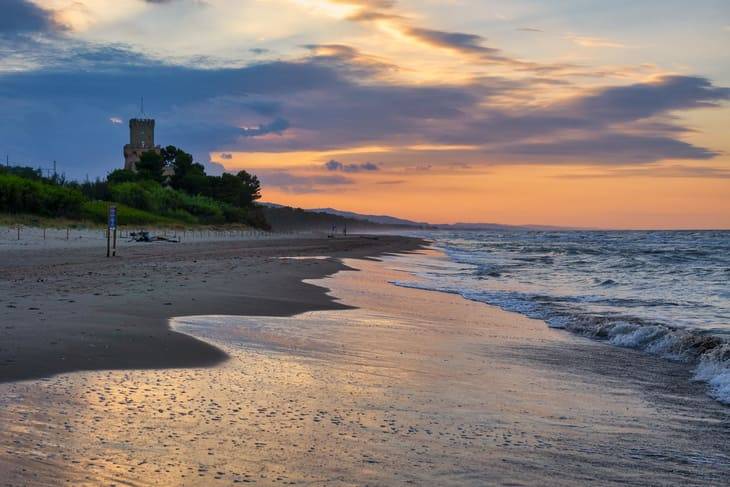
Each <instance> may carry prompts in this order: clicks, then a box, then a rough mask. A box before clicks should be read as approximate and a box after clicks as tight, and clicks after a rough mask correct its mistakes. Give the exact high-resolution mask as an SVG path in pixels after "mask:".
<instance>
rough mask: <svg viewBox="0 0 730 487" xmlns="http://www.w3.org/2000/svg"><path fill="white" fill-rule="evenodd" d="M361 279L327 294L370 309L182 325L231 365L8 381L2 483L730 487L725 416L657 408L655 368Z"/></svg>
mask: <svg viewBox="0 0 730 487" xmlns="http://www.w3.org/2000/svg"><path fill="white" fill-rule="evenodd" d="M347 264H349V265H353V264H354V263H353V262H350V261H348V262H347ZM357 266H358V267H363V268H365V269H366V271H365V272H342V273H339V274H338V275H336V276H335V277H334V278H328V279H324V280H322V281H319V284H320V285H326V286H328V287H330V288H332V289H333V291H332V293H333V294H334V295H336V296H338V297H340V298H341V299H343V300H344V302H345V303H347V304H348V305H357V306H359V307H360V308H359V309H350V310H346V311H323V312H309V313H304V314H301V315H298V316H296V317H294V318H280V317H237V316H233V317H232V316H201V317H183V318H177V319H175V320H174V322H173V327H174V328H175V329H177V330H179V331H182V332H185V333H189V334H192V335H194V336H196V337H199V338H201V339H204V340H206V341H210V342H212V343H214V344H216V345H217V346H220V347H222V348H223V349H224V350H225V351H226V352H227V353H228V354H229V356H230V359H229V360H228V361H227V362H225V363H224V364H222V365H221V366H219V367H215V368H210V369H172V370H147V371H113V372H83V373H77V374H70V375H63V376H58V377H54V378H51V379H48V380H43V381H34V382H24V383H15V384H0V406H1V407H0V424H3V426H4V428H3V430H2V431H0V470H2V471H3V472H9V474H8V475H7V476H6V477H7V479H8V481H9V482H12V481H14V480H16V479H26V478H27V477H26V476H27V472H30V471H32V472H33V473H34V474H35V475H37V476H38V478H39V479H40V480H45V481H48V483H51V484H52V483H54V482H57V481H58V480H59V479H60V480H62V481H63V480H69V482H70V483H71V484H73V485H80V484H84V483H90V484H99V483H118V484H124V483H130V484H134V483H138V484H148V483H154V482H157V483H159V484H162V485H179V484H184V485H201V486H209V485H231V484H235V483H244V482H254V481H256V482H257V483H260V484H264V485H270V484H290V483H296V484H301V483H307V484H310V485H312V484H314V485H322V484H327V485H353V484H356V485H361V484H366V483H367V484H377V485H386V484H403V483H412V484H416V485H435V484H438V485H484V484H485V483H490V484H506V483H520V484H523V485H545V484H546V483H547V484H549V483H550V479H560V481H559V484H560V485H567V486H579V485H580V486H582V485H584V482H585V478H587V476H590V477H591V478H595V479H597V481H599V482H601V484H602V485H621V484H623V483H625V482H630V481H632V479H634V478H635V472H636V471H640V472H641V474H642V481H644V482H646V483H648V484H677V483H680V482H684V483H693V482H695V483H696V482H706V483H708V484H713V483H714V484H720V483H721V482H722V480H721V479H723V478H724V477H723V476H724V475H726V474H727V473H728V472H730V462H728V458H730V452H728V450H727V448H728V447H727V444H726V442H724V441H723V436H722V435H723V434H725V433H726V429H723V428H726V427H725V426H723V423H722V422H719V421H717V414H718V411H723V410H722V409H715V410H712V408H713V407H716V408H721V406H719V405H716V404H715V403H713V402H712V401H710V400H709V399H707V398H705V397H704V396H702V395H695V396H692V397H687V398H685V399H682V400H678V399H677V397H681V394H679V393H678V392H677V391H675V390H669V391H663V390H661V388H657V391H655V392H654V394H655V396H656V397H654V396H651V397H649V396H644V395H642V392H641V390H640V389H639V386H638V385H636V384H643V383H655V382H653V381H649V380H648V379H647V378H646V377H643V376H640V375H635V376H634V375H631V374H642V373H644V372H642V370H639V371H631V370H627V373H626V375H627V378H626V380H625V381H624V380H620V379H617V378H616V377H615V375H610V374H606V375H602V372H603V371H604V370H605V369H606V368H607V367H608V366H609V365H610V366H613V367H618V366H619V364H620V360H622V359H625V358H626V356H624V355H622V354H625V353H627V352H626V351H624V350H621V349H616V348H614V349H612V348H610V347H604V346H603V345H601V344H598V343H592V342H583V343H582V345H581V347H582V348H580V349H579V351H580V354H576V356H575V357H574V359H575V362H572V363H571V362H570V357H571V356H572V350H574V349H572V348H571V347H572V346H574V345H576V342H575V339H574V338H571V337H570V336H568V335H565V336H561V335H560V334H556V333H555V332H553V331H552V330H549V329H547V328H545V327H544V326H543V325H542V324H540V323H537V322H532V321H530V320H527V319H526V318H522V317H519V316H515V315H510V314H505V313H502V312H499V311H497V310H493V309H491V308H488V307H486V306H483V305H481V304H479V303H473V302H466V301H463V300H461V298H459V297H458V296H453V295H443V294H438V293H428V292H423V291H418V290H412V289H403V288H398V287H395V286H392V285H388V284H386V282H387V281H388V280H393V279H396V278H398V277H402V275H399V274H397V273H394V272H391V271H387V270H384V269H385V267H387V265H386V266H383V265H382V264H378V263H374V262H358V263H357ZM606 350H609V351H610V353H609V354H608V355H606V352H605V351H606ZM581 356H586V357H590V359H591V360H584V361H581V360H578V359H579V358H580V357H581ZM652 360H655V359H653V358H651V357H645V361H647V362H646V363H647V364H648V365H649V366H647V367H642V369H644V370H646V369H651V368H652V367H651V366H652V365H653V366H655V367H660V366H661V365H660V364H661V362H659V361H657V362H656V363H654V362H651V361H652ZM586 362H590V363H591V366H592V367H594V368H593V369H591V368H587V367H585V366H583V367H581V364H583V365H585V363H586ZM658 364H659V365H658ZM653 373H654V372H653ZM640 379H641V380H644V382H641V381H640ZM647 381H648V382H647ZM634 387H636V388H637V389H636V390H634V389H633V388H634ZM662 394H669V395H671V396H672V397H673V400H672V401H669V400H665V399H664V398H663V396H662ZM698 405H701V406H702V407H697V406H698ZM697 411H705V413H704V414H705V415H704V416H703V415H702V414H701V413H697ZM713 411H714V412H713ZM687 417H691V418H692V421H691V422H690V421H684V420H681V418H687ZM678 418H679V419H678ZM6 425H7V427H5V426H6ZM516 466H518V467H519V468H516ZM24 468H25V469H26V471H25V472H24V471H23V470H22V469H24ZM49 479H50V480H49ZM19 483H22V482H19ZM39 483H42V482H39Z"/></svg>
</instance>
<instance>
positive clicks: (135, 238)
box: [129, 231, 180, 243]
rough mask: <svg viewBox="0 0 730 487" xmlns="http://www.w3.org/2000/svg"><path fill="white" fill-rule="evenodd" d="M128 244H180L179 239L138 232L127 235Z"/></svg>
mask: <svg viewBox="0 0 730 487" xmlns="http://www.w3.org/2000/svg"><path fill="white" fill-rule="evenodd" d="M129 241H130V242H172V243H180V239H179V238H170V237H160V236H158V235H150V232H146V231H139V232H130V233H129Z"/></svg>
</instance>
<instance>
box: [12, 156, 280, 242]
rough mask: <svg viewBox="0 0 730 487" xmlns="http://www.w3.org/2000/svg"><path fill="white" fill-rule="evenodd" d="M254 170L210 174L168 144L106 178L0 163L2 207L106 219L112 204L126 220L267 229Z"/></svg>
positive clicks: (44, 214)
mask: <svg viewBox="0 0 730 487" xmlns="http://www.w3.org/2000/svg"><path fill="white" fill-rule="evenodd" d="M260 197H261V186H260V183H259V181H258V178H257V177H256V176H254V175H251V174H249V173H247V172H246V171H241V172H239V173H238V174H235V175H233V174H223V175H222V176H209V175H207V174H206V173H205V169H204V167H203V166H202V165H201V164H198V163H195V162H193V157H192V156H191V155H190V154H188V153H186V152H184V151H182V150H180V149H178V148H176V147H174V146H168V147H166V148H165V149H163V150H162V151H161V154H157V153H155V152H152V151H150V152H147V153H145V154H143V155H142V157H141V160H140V162H139V163H138V164H137V171H136V172H132V171H127V170H122V169H120V170H116V171H113V172H111V173H110V174H109V175H108V177H107V179H106V180H96V181H93V182H90V181H87V182H84V183H78V182H69V181H66V180H65V179H64V178H62V177H57V176H54V177H52V178H44V177H43V175H42V174H41V173H40V172H39V171H36V170H33V169H31V168H26V167H10V168H6V167H0V212H4V213H15V214H33V215H39V216H41V217H50V218H67V219H84V220H90V221H93V222H96V223H104V222H105V221H106V217H107V208H108V206H109V205H110V204H112V203H113V204H115V205H116V206H117V215H118V220H119V222H120V223H122V224H140V225H143V224H185V225H191V224H192V225H194V224H203V225H221V224H245V225H250V226H253V227H256V228H264V229H268V228H269V225H268V223H267V222H266V219H265V217H264V215H263V212H262V211H261V209H260V208H259V207H258V206H256V204H255V201H256V200H257V199H259V198H260Z"/></svg>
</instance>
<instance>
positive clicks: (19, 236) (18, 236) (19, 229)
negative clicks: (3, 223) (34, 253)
mask: <svg viewBox="0 0 730 487" xmlns="http://www.w3.org/2000/svg"><path fill="white" fill-rule="evenodd" d="M18 240H20V225H18Z"/></svg>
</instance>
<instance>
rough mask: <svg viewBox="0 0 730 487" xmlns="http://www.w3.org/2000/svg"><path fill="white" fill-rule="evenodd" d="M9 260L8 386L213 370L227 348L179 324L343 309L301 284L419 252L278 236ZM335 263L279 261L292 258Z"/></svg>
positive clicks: (0, 339)
mask: <svg viewBox="0 0 730 487" xmlns="http://www.w3.org/2000/svg"><path fill="white" fill-rule="evenodd" d="M61 244H63V245H65V247H63V248H10V249H3V250H2V251H1V252H0V310H2V313H0V382H6V381H12V380H21V379H32V378H41V377H47V376H51V375H53V374H57V373H62V372H69V371H75V370H98V369H140V368H162V367H184V366H196V365H198V366H208V365H215V364H217V363H220V362H222V361H224V360H226V358H227V357H226V355H225V353H223V352H222V351H221V350H220V349H218V348H216V347H213V346H210V345H208V344H205V343H202V342H200V341H198V340H195V339H193V338H191V337H189V336H187V335H183V334H179V333H175V332H173V331H171V330H170V329H169V327H168V323H167V319H168V318H170V317H172V316H180V315H190V314H210V313H217V314H220V313H227V314H244V313H245V314H249V315H260V314H266V315H275V316H291V315H293V314H296V313H301V312H303V311H307V310H315V309H341V308H344V306H343V305H342V304H339V303H337V302H335V301H334V300H333V299H332V298H331V297H329V296H327V295H326V294H325V293H324V291H323V290H322V289H321V288H318V287H316V286H312V285H309V284H304V283H302V282H301V281H302V279H306V278H317V277H323V276H326V275H330V274H332V273H335V272H337V271H339V270H342V269H344V268H345V267H344V266H343V264H342V263H341V262H340V261H339V260H336V259H335V257H366V256H377V255H380V254H382V253H386V252H392V251H407V250H409V249H414V248H417V247H418V246H420V245H421V242H420V241H419V240H416V239H407V238H402V237H392V236H379V237H377V238H361V237H357V236H355V237H351V238H337V239H327V238H273V239H266V240H259V239H242V240H233V241H226V242H221V241H213V242H211V241H208V242H187V243H181V244H171V243H148V244H144V243H141V244H134V245H132V244H130V245H127V246H125V248H124V249H122V250H120V253H119V255H118V257H116V258H113V259H107V258H106V257H105V251H106V249H105V248H104V247H103V246H101V247H100V246H96V247H93V248H89V247H88V245H87V242H85V241H83V242H81V243H76V242H73V241H71V242H61ZM320 255H326V256H331V257H333V258H332V259H324V260H322V259H319V260H317V259H315V260H312V259H308V260H281V257H283V256H300V257H307V256H310V257H311V256H320Z"/></svg>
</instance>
